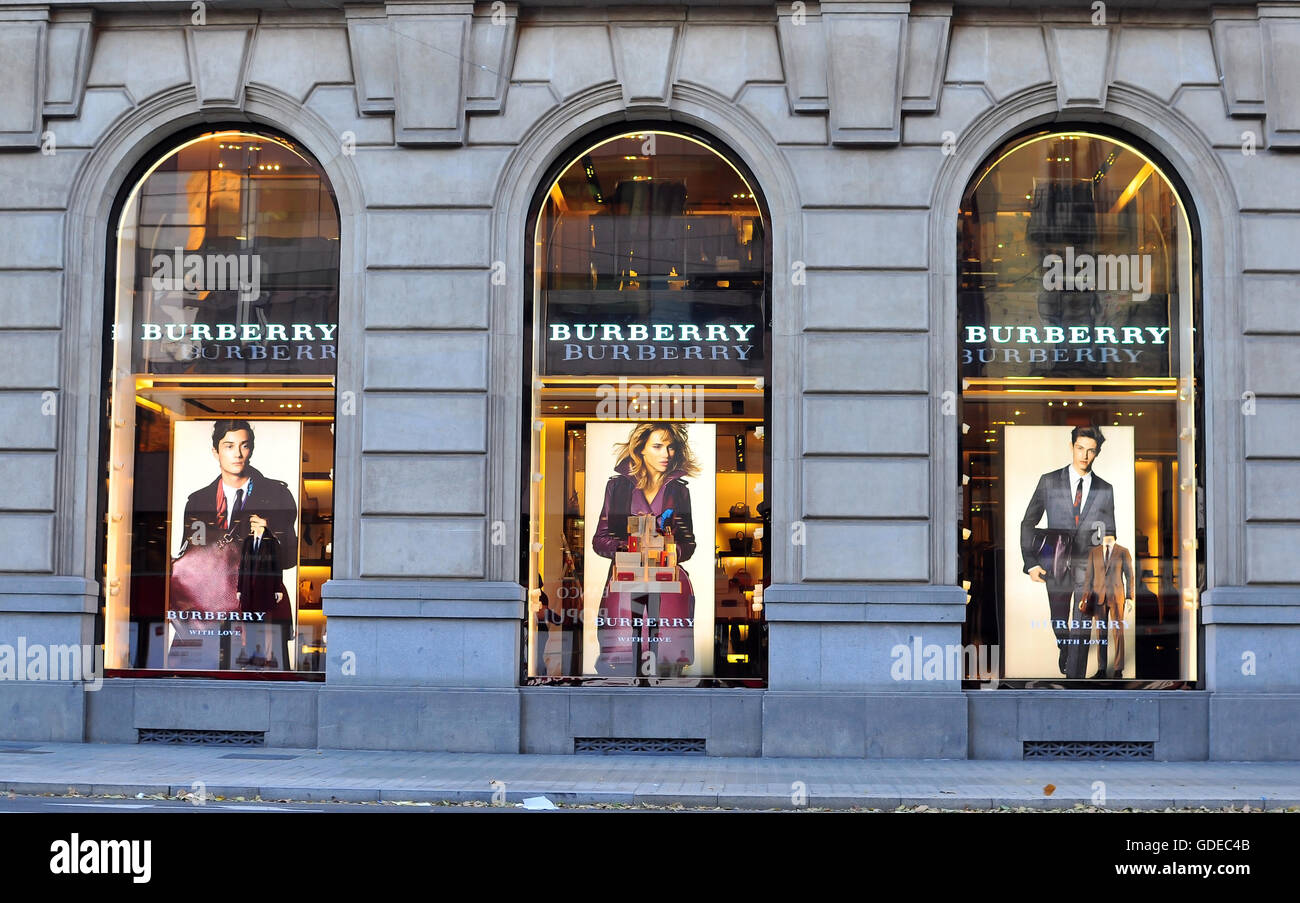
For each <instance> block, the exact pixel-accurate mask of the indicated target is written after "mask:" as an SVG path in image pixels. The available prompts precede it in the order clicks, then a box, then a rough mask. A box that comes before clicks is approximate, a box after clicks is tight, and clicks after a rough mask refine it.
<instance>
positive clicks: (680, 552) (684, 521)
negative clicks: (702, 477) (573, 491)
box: [591, 461, 695, 562]
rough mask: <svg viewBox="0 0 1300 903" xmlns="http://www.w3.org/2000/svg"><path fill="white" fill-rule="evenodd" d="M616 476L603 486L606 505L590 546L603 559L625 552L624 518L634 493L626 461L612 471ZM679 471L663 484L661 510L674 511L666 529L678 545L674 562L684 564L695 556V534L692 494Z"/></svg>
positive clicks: (633, 483) (629, 511)
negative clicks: (670, 531)
mask: <svg viewBox="0 0 1300 903" xmlns="http://www.w3.org/2000/svg"><path fill="white" fill-rule="evenodd" d="M615 470H616V471H617V474H616V475H615V476H612V477H610V478H609V482H608V483H606V484H605V503H604V504H603V505H602V506H601V509H600V522H599V523H597V524H596V533H595V535H594V536H592V538H591V547H592V548H593V549H595V550H596V554H597V555H600V556H601V557H602V558H613V557H614V553H615V552H620V551H626V549H627V518H628V515H629V514H630V513H631V510H632V493H633V492H637V491H639V490H637V488H636V482H635V481H634V480H633V479H632V478H631V477H630V476H628V472H627V471H628V462H626V461H623V462H622V463H620V464H619V465H618V467H616V468H615ZM681 477H682V471H673V472H672V473H670V474H668V476H667V480H666V482H665V483H664V488H663V492H664V510H667V509H668V508H672V509H673V514H672V517H671V518H669V522H668V523H669V526H671V527H672V530H673V541H674V542H676V543H677V560H678V561H679V562H680V561H687V560H688V559H690V557H691V556H692V555H694V554H695V531H694V528H693V526H692V523H691V493H690V490H689V489H688V488H687V485H686V483H685V481H683V480H682V478H681Z"/></svg>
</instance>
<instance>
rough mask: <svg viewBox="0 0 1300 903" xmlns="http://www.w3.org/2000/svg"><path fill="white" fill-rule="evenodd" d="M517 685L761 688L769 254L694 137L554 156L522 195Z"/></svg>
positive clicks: (657, 138)
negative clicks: (524, 586) (529, 213)
mask: <svg viewBox="0 0 1300 903" xmlns="http://www.w3.org/2000/svg"><path fill="white" fill-rule="evenodd" d="M534 211H535V213H534V218H530V227H531V228H532V229H533V236H532V237H533V247H532V266H531V271H532V279H533V295H532V314H533V316H532V318H531V332H530V338H531V344H532V355H533V356H532V368H531V372H530V373H529V374H528V376H527V379H528V383H527V385H526V390H527V394H528V396H529V397H530V399H531V404H530V408H531V410H530V411H529V425H530V427H531V429H530V430H529V431H528V434H529V435H530V438H531V454H530V456H528V458H527V460H528V461H529V465H528V470H527V471H526V475H525V479H526V485H528V486H529V487H530V491H529V494H528V499H527V504H528V506H529V510H528V511H527V512H526V514H525V518H526V521H527V522H528V523H529V524H530V529H529V534H528V536H529V539H528V548H527V551H526V573H527V574H528V580H529V584H528V585H529V587H530V588H531V592H530V604H529V623H528V650H527V656H526V658H527V664H526V672H525V673H526V681H527V682H530V683H546V682H551V681H557V680H558V681H562V682H565V683H572V682H575V681H578V682H582V681H590V682H600V681H603V680H614V681H617V682H620V683H624V684H627V683H629V682H640V683H650V684H655V685H676V686H682V685H690V686H697V685H704V684H708V685H718V684H720V683H721V684H728V683H729V682H734V683H735V684H737V685H739V684H742V683H743V684H746V685H761V684H762V681H763V679H764V678H765V676H766V670H767V669H766V642H767V639H766V637H767V634H766V625H765V623H764V620H763V613H762V610H763V603H762V597H763V589H762V588H763V585H764V583H765V581H766V580H767V575H768V568H767V561H768V557H767V554H766V551H765V550H766V548H767V542H768V538H767V537H765V536H764V529H763V528H764V525H765V524H766V523H767V505H766V504H765V502H764V499H765V492H766V486H765V481H766V474H767V473H768V459H769V456H768V453H767V444H766V441H765V438H766V429H765V427H766V423H767V418H768V413H767V412H768V410H769V408H768V385H769V384H770V373H771V369H770V361H771V353H770V314H769V310H770V300H769V299H770V297H771V295H770V285H769V282H770V277H771V253H770V248H769V240H768V237H767V236H768V229H767V222H766V217H765V214H764V211H763V207H762V200H761V198H760V197H758V196H757V194H756V191H755V188H754V185H753V181H752V179H750V178H749V177H748V176H747V175H746V174H745V173H744V172H743V171H742V168H741V167H739V166H738V165H737V164H736V163H735V162H733V161H732V160H731V159H730V158H729V157H728V156H726V155H725V154H724V153H723V152H721V151H719V150H718V149H716V148H715V147H714V146H712V145H711V144H710V143H708V142H707V141H706V140H705V139H703V138H702V137H695V136H690V135H686V134H674V133H668V132H663V131H655V130H645V131H637V132H624V133H621V134H613V135H611V136H609V137H605V138H603V139H601V140H594V141H591V142H590V143H588V144H586V145H584V146H583V147H581V148H579V149H578V151H577V152H576V153H573V154H572V155H570V156H568V157H566V158H564V159H563V160H562V162H561V164H560V165H559V166H557V168H556V169H555V170H554V171H553V172H552V174H551V176H550V177H549V178H548V179H547V180H546V181H545V182H544V183H543V186H542V188H541V191H540V192H539V194H538V197H537V199H536V201H535V204H534Z"/></svg>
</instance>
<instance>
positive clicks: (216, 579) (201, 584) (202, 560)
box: [167, 533, 240, 612]
mask: <svg viewBox="0 0 1300 903" xmlns="http://www.w3.org/2000/svg"><path fill="white" fill-rule="evenodd" d="M239 551H240V547H239V544H238V543H236V542H235V541H234V539H233V537H231V535H230V534H229V533H227V534H225V535H224V536H222V537H221V538H220V539H218V540H217V541H216V542H213V543H208V544H207V545H201V546H200V545H194V544H193V543H189V544H187V545H186V546H185V548H184V549H182V550H181V554H180V557H179V558H175V559H173V560H172V573H171V579H170V580H169V581H168V599H167V606H168V608H170V609H172V610H173V611H227V612H229V611H239V599H237V598H236V597H235V593H236V589H237V581H238V578H239Z"/></svg>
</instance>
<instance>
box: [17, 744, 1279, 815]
mask: <svg viewBox="0 0 1300 903" xmlns="http://www.w3.org/2000/svg"><path fill="white" fill-rule="evenodd" d="M196 782H199V783H201V784H202V785H203V787H202V789H203V790H205V791H206V793H207V794H208V795H210V796H221V797H227V798H229V797H237V796H238V797H244V798H245V799H255V798H258V797H260V798H262V799H265V800H281V799H291V800H339V801H344V802H374V801H399V800H409V801H415V802H438V801H444V800H445V801H450V802H467V801H474V800H481V801H484V802H490V801H492V800H493V794H494V793H497V794H498V796H497V801H500V795H499V794H500V790H501V789H504V791H505V800H506V801H507V802H510V803H515V802H519V801H521V800H523V799H524V798H525V797H533V796H546V797H547V798H549V799H550V800H551V801H552V802H554V803H557V804H571V805H573V804H592V803H619V804H624V805H637V804H649V805H656V806H670V805H682V806H688V807H694V806H707V807H723V808H739V809H768V808H782V809H793V808H801V807H803V806H807V807H810V808H830V809H847V808H854V807H859V808H870V809H895V808H897V807H899V806H922V805H924V806H928V807H930V808H943V809H962V808H972V809H989V808H996V807H999V806H1009V807H1033V808H1073V807H1074V806H1075V805H1076V804H1083V805H1086V806H1102V807H1104V808H1107V809H1125V808H1134V809H1165V808H1171V807H1178V808H1187V807H1207V808H1212V809H1222V808H1227V807H1228V806H1234V807H1236V808H1238V809H1240V808H1241V807H1243V806H1247V805H1248V806H1250V807H1251V808H1252V809H1260V808H1263V809H1273V810H1275V809H1290V808H1300V763H1289V762H1286V763H1278V762H1143V761H1114V760H1112V761H1106V760H1093V761H1053V760H1033V761H1026V762H992V761H964V760H956V759H927V760H916V759H908V760H904V759H723V758H707V757H704V756H668V755H644V756H641V755H637V756H535V755H486V754H473V753H428V752H399V751H367V750H335V749H325V750H316V749H262V748H246V747H232V746H207V747H200V746H179V745H167V744H151V743H150V744H141V745H134V746H128V745H110V744H99V743H36V742H30V743H17V742H0V792H4V791H12V792H15V793H20V794H38V793H55V794H68V793H76V794H80V795H95V796H99V795H123V794H124V795H127V796H134V795H135V794H137V793H144V794H165V795H166V796H168V797H174V796H177V795H178V794H181V793H185V794H189V793H192V792H193V791H194V789H195V785H196ZM494 782H498V783H494ZM1098 782H1101V783H1098ZM1048 785H1052V786H1053V787H1054V789H1053V790H1052V791H1051V792H1050V793H1049V792H1047V787H1048ZM1103 793H1104V802H1103V801H1102V797H1101V794H1103ZM804 795H806V802H804V801H803V797H804Z"/></svg>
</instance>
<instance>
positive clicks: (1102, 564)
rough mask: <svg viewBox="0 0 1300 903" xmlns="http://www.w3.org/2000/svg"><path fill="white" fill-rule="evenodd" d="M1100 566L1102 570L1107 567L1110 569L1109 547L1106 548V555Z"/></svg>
mask: <svg viewBox="0 0 1300 903" xmlns="http://www.w3.org/2000/svg"><path fill="white" fill-rule="evenodd" d="M1101 566H1102V567H1103V568H1108V567H1110V546H1106V555H1105V557H1104V558H1103V559H1102V562H1101Z"/></svg>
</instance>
